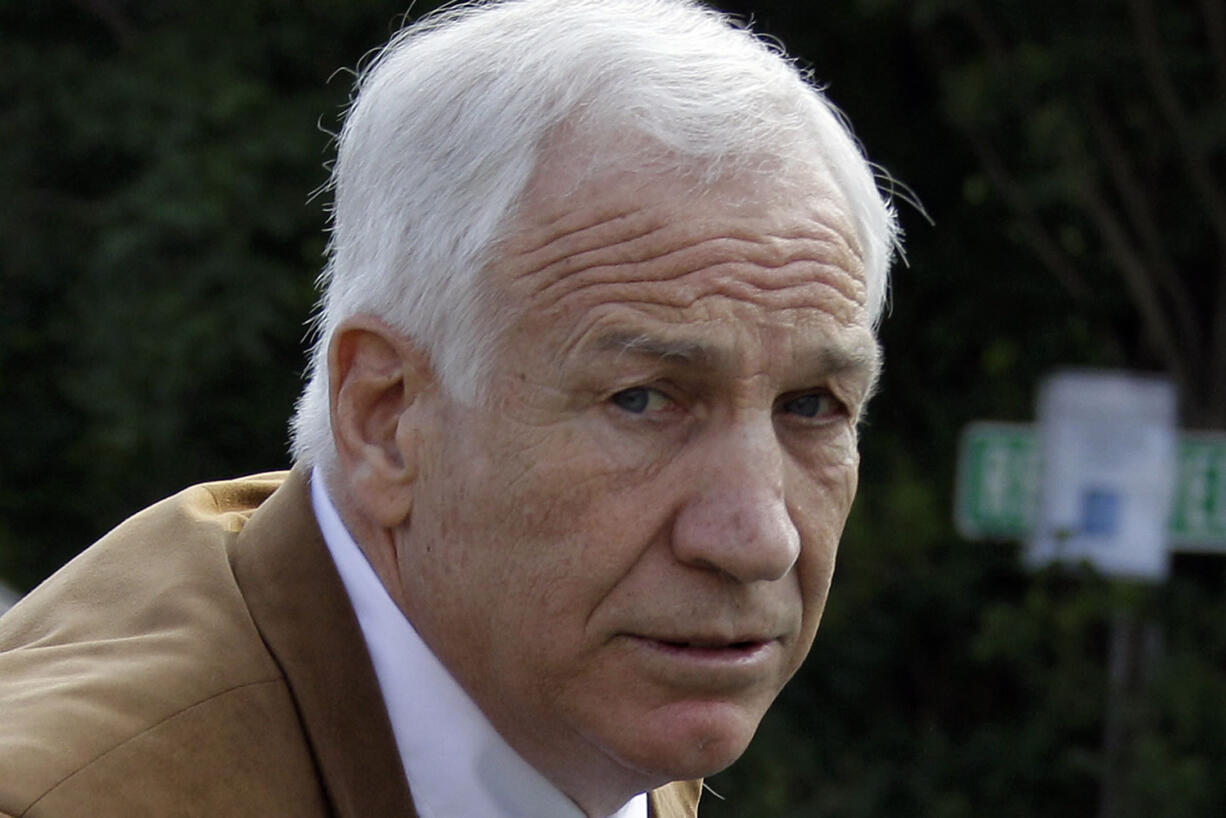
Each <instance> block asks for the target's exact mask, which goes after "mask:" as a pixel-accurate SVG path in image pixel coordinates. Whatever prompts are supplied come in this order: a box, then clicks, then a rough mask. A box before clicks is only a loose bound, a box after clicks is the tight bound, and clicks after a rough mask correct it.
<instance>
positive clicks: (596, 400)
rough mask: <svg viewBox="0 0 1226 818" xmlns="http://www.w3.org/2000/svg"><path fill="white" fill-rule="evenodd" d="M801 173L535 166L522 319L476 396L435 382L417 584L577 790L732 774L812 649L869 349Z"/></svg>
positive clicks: (521, 228) (417, 522)
mask: <svg viewBox="0 0 1226 818" xmlns="http://www.w3.org/2000/svg"><path fill="white" fill-rule="evenodd" d="M805 173H807V174H808V177H811V181H812V183H811V184H807V185H805V184H800V182H799V181H798V179H797V178H793V180H792V187H790V188H786V189H784V188H780V187H778V186H775V185H771V184H768V183H766V182H765V181H759V182H757V183H746V182H744V181H740V182H737V181H729V182H724V183H721V184H720V185H717V186H716V187H715V188H714V189H711V190H707V191H706V192H703V193H701V194H697V193H695V192H694V191H693V190H692V189H691V188H690V187H689V186H687V185H685V184H683V183H682V182H680V181H678V180H675V179H671V178H659V177H656V178H650V179H648V178H646V177H645V176H641V175H640V176H636V175H627V174H622V175H617V174H606V175H604V176H603V177H601V178H597V179H593V180H590V181H589V182H586V183H584V184H583V185H581V186H580V187H579V188H578V189H577V190H572V189H571V181H572V180H569V179H568V178H567V172H566V170H565V167H559V168H558V169H557V171H556V174H554V175H552V176H551V175H550V174H541V176H540V178H539V179H538V180H537V181H536V182H535V183H534V184H533V186H532V187H531V189H530V191H529V193H530V195H529V197H528V201H527V204H526V206H525V207H524V209H523V213H524V215H523V216H522V217H521V218H520V219H519V221H518V222H517V226H516V229H515V231H514V233H513V234H512V237H511V239H510V240H509V242H508V243H507V245H506V246H505V247H504V249H503V251H502V253H501V255H500V260H499V261H498V262H497V263H496V264H495V265H494V269H493V271H492V273H491V281H492V286H493V288H494V291H495V293H496V294H497V297H496V298H495V299H494V301H495V303H501V304H505V305H507V306H506V308H507V309H510V310H513V311H514V314H515V315H516V316H517V317H516V318H515V319H514V320H513V323H512V326H511V329H510V330H509V331H508V332H507V334H506V336H505V337H504V339H503V343H502V344H501V346H500V352H499V353H498V354H497V356H496V358H495V360H494V361H493V367H492V372H493V377H492V380H491V382H490V384H489V386H488V388H487V390H486V392H485V395H484V399H483V400H482V401H480V402H479V405H478V406H475V407H466V406H463V405H461V404H459V403H457V402H455V401H452V400H450V399H449V398H448V397H446V395H445V394H443V393H441V392H436V393H432V397H431V398H430V399H432V400H436V401H437V402H438V405H437V411H436V412H435V414H434V415H433V417H435V418H436V420H437V422H436V424H435V425H434V428H431V429H429V430H426V431H425V432H424V433H423V435H422V439H423V441H424V442H423V444H422V446H423V449H422V451H423V456H422V458H421V464H420V471H419V473H418V477H417V480H416V482H415V484H414V487H413V508H412V514H411V520H410V521H409V523H408V524H407V525H406V526H405V528H404V529H403V530H402V531H400V533H399V535H398V536H399V539H398V547H399V559H400V563H401V578H402V582H403V592H404V593H403V597H402V598H403V600H404V601H405V602H404V604H405V605H406V607H407V608H408V613H409V615H410V617H411V619H412V620H413V622H414V624H415V625H416V626H417V628H418V630H419V631H420V632H421V633H422V635H423V637H424V638H425V639H426V641H427V643H428V644H429V645H430V646H431V648H432V649H433V650H434V651H435V652H436V654H437V655H438V656H439V657H440V658H441V659H442V661H443V662H444V664H445V665H447V667H448V668H449V669H450V670H451V671H452V673H453V674H454V675H455V676H456V678H457V679H458V680H459V681H460V683H461V684H462V685H463V686H464V687H465V688H466V689H467V690H468V691H469V693H470V694H471V695H472V696H473V698H474V700H475V701H476V702H477V704H478V705H479V706H480V707H481V708H482V709H483V710H484V711H485V713H486V715H487V716H488V717H489V718H490V720H491V721H492V722H493V724H494V725H495V727H497V728H498V730H499V732H500V733H502V734H503V736H504V737H506V738H507V739H508V740H509V741H510V743H511V744H512V745H513V746H514V747H515V748H516V749H517V750H518V751H519V752H520V753H521V755H523V756H525V758H527V759H528V760H529V761H530V762H532V763H533V764H535V765H536V766H537V768H538V769H540V770H542V771H543V772H545V773H546V775H548V776H549V777H551V778H553V779H554V781H555V783H558V784H562V785H563V786H564V787H565V784H566V783H569V782H570V781H572V780H573V779H575V778H576V777H579V778H582V777H583V776H589V777H590V776H592V775H593V774H595V775H599V776H605V780H608V781H610V782H614V781H616V782H618V783H628V785H629V786H633V787H636V788H640V789H641V788H645V787H648V786H654V785H655V784H658V783H660V782H662V781H664V780H668V779H677V778H690V777H696V776H700V775H705V774H710V773H712V772H715V771H717V770H719V769H722V768H723V767H725V766H727V765H728V764H730V763H731V762H732V761H734V760H735V759H736V758H737V757H738V756H739V755H740V754H741V753H742V752H743V750H744V749H745V747H746V745H747V744H748V742H749V740H750V738H751V737H752V735H753V732H754V730H755V729H756V727H757V725H758V722H759V720H760V719H761V717H762V715H763V714H764V712H765V711H766V709H767V707H768V706H769V705H770V703H771V701H772V700H773V699H774V698H775V696H776V694H777V693H778V692H779V690H780V688H781V687H782V686H783V684H784V683H785V682H786V681H787V680H788V678H789V677H790V676H791V675H792V674H793V673H794V672H795V670H796V669H797V667H798V666H799V665H800V663H801V661H802V660H803V659H804V657H805V655H806V653H807V652H808V650H809V646H810V644H811V642H812V639H813V635H814V631H815V630H816V628H817V625H818V620H819V618H820V616H821V612H822V608H823V606H824V604H825V600H826V593H827V590H828V588H829V585H830V578H831V573H832V571H833V568H834V558H835V551H836V549H837V545H838V540H839V536H840V533H841V531H842V528H843V523H844V520H845V518H846V515H847V512H848V509H849V508H850V506H851V502H852V498H853V496H854V494H855V489H856V472H857V466H858V462H859V461H858V455H857V450H856V429H855V424H856V418H857V417H858V415H859V413H860V411H861V409H862V408H863V404H864V402H865V401H866V400H867V396H868V393H869V391H870V390H871V385H872V381H873V378H874V375H875V373H876V367H877V347H876V343H875V340H874V338H873V334H872V332H871V330H870V327H869V322H868V318H867V316H866V314H865V311H864V308H863V304H864V298H865V288H864V283H863V274H862V271H861V267H860V262H859V254H858V251H857V249H856V248H857V245H856V244H855V240H854V238H853V233H852V229H851V227H850V225H849V224H848V221H847V218H846V216H845V215H844V208H843V207H842V205H841V204H840V202H841V199H840V198H839V197H837V196H835V195H833V194H831V193H830V186H829V183H828V181H827V179H826V177H825V175H824V174H820V173H814V172H811V171H806V172H805ZM805 173H801V174H797V176H799V180H801V181H803V179H805V178H806V176H805ZM797 188H800V189H801V190H803V191H805V192H800V193H798V192H796V189H797ZM568 194H569V195H568Z"/></svg>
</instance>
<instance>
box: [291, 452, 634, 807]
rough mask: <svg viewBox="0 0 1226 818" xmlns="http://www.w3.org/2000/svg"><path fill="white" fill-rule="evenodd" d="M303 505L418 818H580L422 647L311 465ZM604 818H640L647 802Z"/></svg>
mask: <svg viewBox="0 0 1226 818" xmlns="http://www.w3.org/2000/svg"><path fill="white" fill-rule="evenodd" d="M311 503H312V505H313V506H314V509H315V517H316V519H317V520H318V521H319V528H320V531H321V532H323V537H324V542H326V543H327V545H328V550H329V551H330V552H331V554H332V559H333V561H334V562H335V563H336V568H337V571H338V572H339V573H340V576H341V581H342V582H343V583H344V585H345V590H346V592H347V593H348V594H349V599H350V601H351V603H352V604H353V609H354V612H355V613H356V614H357V618H358V624H359V625H360V626H361V629H362V635H363V637H365V639H366V646H367V649H368V650H369V651H370V658H371V661H372V662H373V664H374V668H375V676H376V677H377V678H378V680H379V688H380V690H381V691H382V693H383V701H384V703H385V704H386V706H387V712H388V716H389V717H390V718H391V722H392V732H393V734H394V735H395V737H396V746H397V748H398V749H399V751H400V759H401V762H402V763H403V764H404V771H405V775H406V777H407V778H408V781H409V789H410V790H411V791H412V793H413V803H414V806H415V807H416V808H417V812H418V813H419V815H420V816H421V818H453V816H463V815H481V816H490V818H520V817H521V816H523V818H529V816H538V817H539V818H546V816H547V817H548V818H584V815H583V812H582V811H581V810H580V809H579V808H578V806H576V804H575V803H574V802H573V801H571V800H570V799H569V798H567V797H566V796H565V795H563V794H562V792H561V791H559V790H558V789H557V788H556V787H554V786H553V784H551V783H550V782H549V781H548V779H546V778H545V777H544V776H543V775H541V774H540V773H539V772H537V771H536V769H535V768H533V767H532V766H531V765H530V764H528V762H526V761H524V760H523V759H522V758H521V757H520V756H519V754H518V753H516V752H515V750H513V749H512V748H511V746H510V745H509V744H507V743H506V741H505V740H504V739H503V738H502V736H501V735H499V734H498V732H497V731H496V730H495V729H494V727H493V725H491V724H490V723H489V721H488V720H487V719H486V718H485V716H484V714H482V712H481V711H480V709H478V707H477V706H476V704H475V703H474V702H473V701H472V699H470V698H469V697H468V694H467V693H465V692H464V690H463V688H461V687H460V685H459V683H458V682H456V681H455V679H454V678H452V676H451V674H450V673H449V672H448V671H447V669H446V668H444V667H443V665H442V663H441V662H439V660H438V659H437V658H436V657H435V655H434V654H433V653H432V652H431V650H430V649H429V648H428V647H427V646H426V643H425V642H423V641H422V639H421V637H420V636H419V635H418V633H417V631H416V629H414V627H413V625H412V623H410V622H409V620H408V618H407V617H406V616H405V615H404V614H403V613H402V612H401V611H400V608H398V607H397V606H396V603H395V602H394V601H392V598H391V597H390V596H389V595H388V593H387V589H386V588H384V587H383V583H382V582H381V581H380V580H379V577H378V576H377V575H376V574H375V571H374V569H373V568H372V567H371V566H370V563H369V562H367V560H366V558H365V555H364V554H363V553H362V551H361V549H360V548H359V547H358V545H357V543H356V542H354V540H353V537H351V536H350V534H349V531H348V530H347V529H346V528H345V525H344V523H343V522H342V521H341V518H340V515H339V514H338V513H337V511H336V507H335V506H333V504H332V501H331V499H330V498H329V497H328V492H327V490H326V489H325V488H324V481H323V478H322V475H321V474H320V472H319V469H318V468H316V469H315V470H314V472H313V473H312V475H311ZM610 818H647V796H646V795H643V794H641V793H640V794H639V795H636V796H635V797H634V798H632V799H630V801H628V802H627V803H626V804H625V805H624V806H623V807H622V808H621V809H620V810H618V811H617V812H616V813H614V814H613V815H612V816H610Z"/></svg>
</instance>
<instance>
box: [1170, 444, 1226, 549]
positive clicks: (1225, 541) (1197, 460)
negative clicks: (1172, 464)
mask: <svg viewBox="0 0 1226 818" xmlns="http://www.w3.org/2000/svg"><path fill="white" fill-rule="evenodd" d="M1169 532H1170V535H1171V543H1172V545H1190V546H1197V545H1207V544H1211V543H1217V544H1221V545H1226V435H1223V434H1214V433H1205V432H1201V433H1188V434H1184V435H1182V436H1181V437H1180V438H1179V483H1178V486H1177V488H1176V490H1175V498H1174V500H1173V502H1172V505H1171V525H1170V528H1169Z"/></svg>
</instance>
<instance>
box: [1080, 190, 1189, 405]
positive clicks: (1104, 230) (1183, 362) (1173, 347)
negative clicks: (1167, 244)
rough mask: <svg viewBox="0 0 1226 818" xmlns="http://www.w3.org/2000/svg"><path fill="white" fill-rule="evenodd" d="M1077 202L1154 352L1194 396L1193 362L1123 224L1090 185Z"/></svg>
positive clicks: (1178, 384) (1184, 392) (1179, 386)
mask: <svg viewBox="0 0 1226 818" xmlns="http://www.w3.org/2000/svg"><path fill="white" fill-rule="evenodd" d="M1077 195H1078V199H1079V200H1080V201H1081V203H1082V205H1083V206H1084V208H1085V212H1086V213H1087V214H1088V215H1089V216H1090V219H1091V221H1093V222H1094V224H1095V225H1097V227H1098V230H1099V234H1100V235H1101V236H1102V240H1103V246H1104V247H1105V248H1106V250H1107V253H1108V254H1109V255H1110V256H1111V257H1112V258H1113V259H1114V260H1115V266H1116V269H1118V270H1119V271H1120V273H1121V275H1122V277H1123V279H1124V285H1125V286H1126V287H1127V288H1128V291H1129V293H1130V295H1131V296H1132V302H1133V305H1134V306H1135V307H1136V309H1137V312H1138V313H1139V314H1140V316H1141V323H1142V325H1143V326H1144V327H1145V334H1146V335H1147V336H1148V337H1149V339H1150V341H1151V343H1153V345H1154V351H1155V352H1156V353H1157V354H1158V357H1159V359H1160V360H1161V361H1162V362H1163V364H1165V366H1166V368H1167V370H1168V371H1169V372H1170V373H1171V376H1172V377H1173V378H1174V380H1175V385H1176V388H1177V389H1178V390H1179V394H1181V395H1189V394H1191V388H1192V386H1193V383H1192V380H1191V377H1190V361H1189V360H1188V359H1187V357H1186V356H1184V355H1183V354H1182V350H1181V349H1180V347H1179V343H1178V341H1177V340H1176V338H1175V333H1174V331H1173V328H1172V326H1171V322H1170V320H1169V319H1168V317H1167V315H1166V313H1165V312H1164V311H1163V310H1162V306H1161V304H1160V303H1159V301H1158V293H1157V292H1156V291H1155V289H1154V284H1153V279H1152V277H1151V276H1150V275H1149V274H1148V273H1147V272H1146V270H1145V262H1144V260H1143V259H1142V258H1141V255H1140V253H1138V252H1137V250H1136V248H1135V247H1134V246H1133V244H1132V242H1131V241H1130V240H1129V238H1128V233H1127V231H1125V230H1124V228H1123V225H1122V224H1121V223H1120V220H1119V219H1118V218H1117V217H1116V215H1115V213H1114V212H1112V209H1111V207H1110V205H1108V204H1107V202H1106V201H1105V200H1104V199H1103V197H1102V194H1101V193H1100V192H1099V191H1098V190H1097V189H1096V188H1095V187H1094V186H1093V185H1092V184H1090V183H1089V182H1087V183H1085V184H1082V185H1079V186H1078V189H1077Z"/></svg>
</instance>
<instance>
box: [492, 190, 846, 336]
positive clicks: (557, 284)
mask: <svg viewBox="0 0 1226 818" xmlns="http://www.w3.org/2000/svg"><path fill="white" fill-rule="evenodd" d="M696 198H697V197H696ZM580 201H582V200H580ZM585 204H587V203H585ZM703 204H705V207H704V206H703ZM717 204H718V203H717ZM710 205H711V203H710V201H709V200H708V201H707V202H705V203H700V202H697V201H679V200H671V201H666V202H665V203H664V204H657V205H654V206H650V205H648V206H639V205H625V206H622V207H620V208H614V207H606V208H604V209H593V208H590V206H589V207H586V208H585V207H583V206H582V205H580V206H579V208H578V209H577V210H574V211H571V210H566V211H562V212H560V213H558V214H557V215H556V216H555V217H554V218H553V219H548V220H546V219H541V218H537V219H533V220H532V221H531V222H530V223H529V224H527V225H525V226H524V227H523V228H522V229H521V230H519V231H518V232H517V233H516V234H515V235H514V236H513V237H512V239H511V240H510V241H509V242H508V243H507V244H506V245H505V246H504V254H503V255H502V256H501V259H500V264H499V266H500V267H501V271H500V272H501V273H502V275H501V276H499V278H501V280H502V282H503V283H504V285H505V286H507V287H508V289H509V290H510V291H511V292H512V293H514V294H516V295H520V296H522V297H523V298H524V299H525V301H526V302H531V303H532V306H533V307H534V308H537V309H549V308H550V307H551V306H556V305H557V304H558V303H559V302H561V301H563V300H567V299H569V298H570V297H571V296H576V295H582V294H583V293H584V292H585V291H587V290H590V289H591V288H600V289H601V297H602V299H604V300H615V301H625V302H633V301H635V300H637V299H642V298H644V297H646V298H647V299H648V300H650V301H651V302H652V303H659V304H666V305H668V306H676V307H686V306H689V305H690V304H692V303H693V302H694V301H696V300H697V299H698V298H701V297H702V296H704V295H710V294H713V293H717V294H722V295H726V296H729V297H732V298H738V299H746V300H748V299H753V300H756V301H759V302H761V303H763V304H764V306H771V307H787V306H805V305H812V304H813V303H814V302H813V293H814V290H813V285H818V286H820V287H823V288H826V289H828V290H830V291H831V294H835V295H837V296H838V298H836V299H835V301H842V302H844V304H843V305H842V307H841V308H839V309H838V311H839V312H844V311H845V310H846V311H850V312H854V311H855V310H856V309H857V308H859V307H861V306H862V305H863V303H864V299H865V287H864V283H863V280H862V279H863V276H862V275H861V269H862V266H861V264H860V261H859V255H858V248H857V245H856V243H855V240H854V238H853V237H852V236H851V235H850V231H844V230H841V229H839V227H836V226H834V225H835V224H838V223H839V221H840V220H839V219H836V218H830V216H831V214H828V213H826V214H823V213H815V214H807V213H803V212H802V213H801V214H800V215H799V216H798V215H797V213H791V214H788V213H787V211H779V210H775V211H774V212H771V211H770V210H769V209H768V208H762V209H761V212H762V214H764V215H759V213H757V212H751V211H750V209H749V208H748V207H746V206H744V205H742V206H741V207H739V208H737V207H728V208H726V209H725V210H724V211H723V212H721V211H719V210H718V209H716V210H712V208H711V206H710ZM785 214H787V215H788V216H789V218H783V216H784V215H785ZM823 216H826V217H827V218H823ZM699 273H704V274H706V275H703V276H702V280H701V281H700V280H698V276H697V275H696V274H699ZM663 283H668V284H669V285H670V286H669V287H667V288H662V287H652V286H651V285H652V284H663ZM663 290H666V292H662V291H663ZM823 300H825V299H823ZM828 306H829V307H834V306H835V305H834V304H828ZM848 320H850V318H848Z"/></svg>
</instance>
